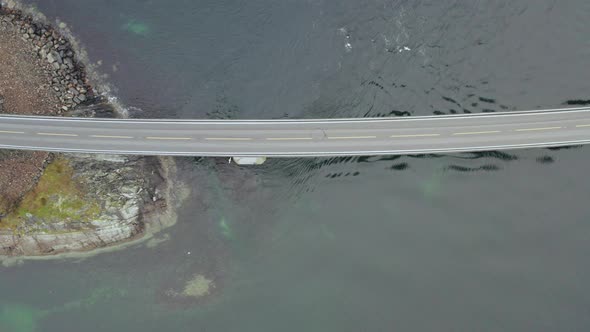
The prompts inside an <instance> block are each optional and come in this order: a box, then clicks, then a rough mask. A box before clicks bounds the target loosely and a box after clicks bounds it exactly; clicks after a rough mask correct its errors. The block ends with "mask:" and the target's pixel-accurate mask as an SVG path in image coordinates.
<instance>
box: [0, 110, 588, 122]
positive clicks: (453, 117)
mask: <svg viewBox="0 0 590 332" xmlns="http://www.w3.org/2000/svg"><path fill="white" fill-rule="evenodd" d="M582 112H588V113H590V107H574V108H553V109H540V110H526V111H512V112H495V113H471V114H450V115H426V116H410V117H385V118H340V119H309V120H301V119H299V120H293V119H282V120H270V119H268V120H222V121H220V120H206V119H205V120H182V119H179V120H174V119H154V120H150V119H105V118H103V119H91V118H58V117H48V116H26V115H19V116H10V115H0V119H2V118H4V119H8V120H27V121H39V120H43V121H61V122H86V123H99V122H105V123H126V124H128V123H134V124H178V125H182V124H184V125H187V124H188V125H199V124H201V125H205V124H207V125H213V124H215V125H260V124H264V125H268V124H277V125H289V124H338V123H347V122H361V123H375V122H391V121H401V122H408V121H410V122H411V121H421V120H456V119H474V118H477V117H487V118H495V117H514V116H530V115H531V114H533V115H554V114H560V113H582ZM535 113H537V114H535ZM0 121H1V120H0Z"/></svg>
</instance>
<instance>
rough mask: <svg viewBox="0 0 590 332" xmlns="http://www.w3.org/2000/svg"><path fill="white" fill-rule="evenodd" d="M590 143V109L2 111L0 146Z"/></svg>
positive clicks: (225, 151)
mask: <svg viewBox="0 0 590 332" xmlns="http://www.w3.org/2000/svg"><path fill="white" fill-rule="evenodd" d="M588 143H590V107H580V108H567V109H550V110H535V111H518V112H498V113H480V114H460V115H442V116H416V117H395V118H391V117H388V118H355V119H315V120H309V119H304V120H173V119H162V120H155V119H149V120H148V119H99V118H66V117H42V116H16V115H1V116H0V148H4V149H20V150H43V151H55V152H76V153H104V154H129V155H131V154H136V155H169V156H208V157H259V156H260V157H262V156H264V157H315V156H341V155H395V154H423V153H449V152H462V151H482V150H504V149H517V148H532V147H556V146H566V145H578V144H588Z"/></svg>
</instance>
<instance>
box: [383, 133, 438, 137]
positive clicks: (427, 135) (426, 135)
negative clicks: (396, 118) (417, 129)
mask: <svg viewBox="0 0 590 332" xmlns="http://www.w3.org/2000/svg"><path fill="white" fill-rule="evenodd" d="M435 136H440V134H415V135H391V136H390V137H391V138H411V137H435Z"/></svg>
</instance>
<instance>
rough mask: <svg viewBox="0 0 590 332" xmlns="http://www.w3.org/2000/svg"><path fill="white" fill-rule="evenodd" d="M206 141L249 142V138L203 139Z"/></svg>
mask: <svg viewBox="0 0 590 332" xmlns="http://www.w3.org/2000/svg"><path fill="white" fill-rule="evenodd" d="M205 140H207V141H251V140H252V138H249V137H205Z"/></svg>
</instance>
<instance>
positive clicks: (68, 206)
mask: <svg viewBox="0 0 590 332" xmlns="http://www.w3.org/2000/svg"><path fill="white" fill-rule="evenodd" d="M99 213H100V205H99V204H98V202H96V201H95V200H94V199H91V198H89V197H87V195H86V194H85V192H84V188H83V185H82V184H81V183H80V182H79V181H77V180H76V179H75V178H74V169H73V168H72V167H71V165H70V164H69V162H68V160H66V159H56V160H55V161H53V162H52V163H50V164H49V165H48V166H47V167H46V168H45V171H44V172H43V175H42V176H41V178H40V179H39V182H38V183H37V185H36V187H35V188H34V189H33V190H31V191H29V192H28V193H27V194H26V195H25V196H24V198H23V200H22V201H21V202H20V204H19V206H18V207H17V208H16V209H15V210H14V211H13V212H12V213H10V214H9V215H8V216H7V217H6V218H3V219H2V221H1V222H0V228H9V229H16V228H17V227H18V226H19V225H21V224H22V223H23V222H24V221H25V220H30V219H34V220H37V221H42V222H71V221H77V222H88V221H91V220H92V219H94V218H96V217H98V216H99Z"/></svg>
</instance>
